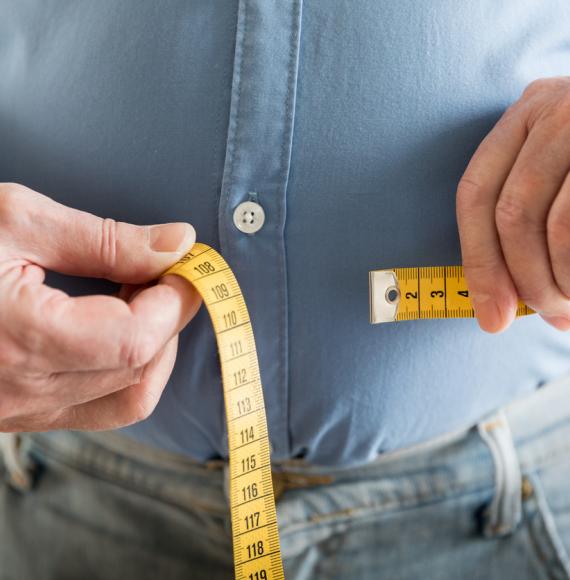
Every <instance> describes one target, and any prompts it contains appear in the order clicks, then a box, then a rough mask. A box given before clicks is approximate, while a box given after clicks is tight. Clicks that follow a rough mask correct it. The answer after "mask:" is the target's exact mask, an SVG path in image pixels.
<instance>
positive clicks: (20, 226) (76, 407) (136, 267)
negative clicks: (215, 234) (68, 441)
mask: <svg viewBox="0 0 570 580" xmlns="http://www.w3.org/2000/svg"><path fill="white" fill-rule="evenodd" d="M194 241H195V232H194V229H193V228H192V226H190V225H189V224H184V223H174V224H163V225H157V226H135V225H130V224H126V223H121V222H115V221H113V220H110V219H102V218H99V217H96V216H94V215H91V214H89V213H85V212H82V211H77V210H74V209H71V208H68V207H66V206H64V205H61V204H59V203H57V202H55V201H53V200H52V199H50V198H48V197H46V196H44V195H41V194H39V193H36V192H34V191H32V190H30V189H28V188H26V187H23V186H21V185H15V184H0V431H4V432H7V431H45V430H51V429H88V430H99V429H111V428H115V427H119V426H123V425H127V424H130V423H133V422H136V421H139V420H141V419H144V418H146V417H148V415H149V414H150V413H151V412H152V411H153V410H154V407H155V406H156V403H157V402H158V400H159V398H160V395H161V393H162V390H163V388H164V386H165V385H166V382H167V381H168V378H169V376H170V373H171V371H172V368H173V366H174V360H175V358H176V348H177V336H178V333H179V332H180V330H181V329H182V328H183V327H184V326H185V325H186V324H187V323H188V322H189V321H190V320H191V319H192V318H193V317H194V315H195V314H196V312H197V311H198V309H199V307H200V304H201V300H200V297H199V295H198V293H197V292H196V290H195V289H194V288H193V287H192V286H191V285H190V284H189V283H188V282H186V281H185V280H183V279H182V278H180V277H178V276H166V277H164V278H162V279H161V280H160V281H159V283H158V284H155V285H152V286H150V287H146V288H144V287H141V288H143V289H142V290H139V292H138V293H136V295H135V296H134V298H133V299H132V300H131V301H130V302H128V303H127V302H126V301H124V300H122V299H120V298H118V297H114V296H103V295H96V296H82V297H76V298H72V297H69V296H68V295H67V294H65V293H64V292H62V291H60V290H55V289H53V288H49V287H48V286H46V285H44V284H43V281H44V275H45V272H44V268H46V269H50V270H55V271H58V272H61V273H64V274H71V275H79V276H91V277H97V278H107V279H109V280H112V281H115V282H122V283H126V284H129V285H133V284H134V285H141V284H145V283H147V282H149V281H151V280H153V279H154V278H156V277H157V276H158V275H159V274H161V273H162V272H163V271H164V270H165V269H166V268H168V267H169V266H170V265H171V264H173V263H174V262H176V261H177V260H178V259H179V258H180V257H181V256H182V255H183V254H184V253H185V252H187V251H188V250H189V249H190V248H191V246H192V245H193V244H194ZM124 288H127V287H124ZM124 288H123V291H124ZM129 288H130V290H133V287H132V286H129ZM134 289H136V286H135V287H134Z"/></svg>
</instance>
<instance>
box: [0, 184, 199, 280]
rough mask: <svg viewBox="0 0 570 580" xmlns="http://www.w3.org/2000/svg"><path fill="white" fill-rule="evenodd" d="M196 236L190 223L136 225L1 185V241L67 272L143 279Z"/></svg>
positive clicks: (46, 265) (171, 259) (180, 253)
mask: <svg viewBox="0 0 570 580" xmlns="http://www.w3.org/2000/svg"><path fill="white" fill-rule="evenodd" d="M195 240H196V232H195V231H194V228H193V227H192V226H191V225H190V224H187V223H182V222H176V223H166V224H157V225H145V226H138V225H132V224H128V223H124V222H117V221H115V220H112V219H109V218H107V219H103V218H100V217H97V216H95V215H93V214H90V213H87V212H84V211H80V210H75V209H72V208H69V207H67V206H65V205H62V204H60V203H57V202H56V201H54V200H52V199H50V198H49V197H46V196H45V195H42V194H40V193H36V192H35V191H32V190H30V189H28V188H26V187H23V186H19V185H14V186H9V187H7V186H6V185H2V186H1V187H0V244H1V245H2V246H4V247H6V246H8V247H9V248H11V249H12V252H11V253H13V254H14V253H15V254H16V255H17V257H19V258H25V259H28V260H30V261H32V262H34V263H36V264H38V265H40V266H43V267H44V268H47V269H50V270H56V271H58V272H61V273H64V274H72V275H77V276H90V277H96V278H107V279H109V280H113V281H114V282H128V283H132V284H141V283H144V282H147V281H149V280H152V279H153V278H156V277H157V276H158V275H159V274H161V273H162V272H163V271H164V270H166V269H167V268H168V267H169V266H171V265H172V264H173V263H174V262H176V261H177V260H178V259H179V258H181V257H182V256H183V255H184V253H186V252H187V251H188V250H189V249H190V248H191V247H192V245H193V244H194V242H195Z"/></svg>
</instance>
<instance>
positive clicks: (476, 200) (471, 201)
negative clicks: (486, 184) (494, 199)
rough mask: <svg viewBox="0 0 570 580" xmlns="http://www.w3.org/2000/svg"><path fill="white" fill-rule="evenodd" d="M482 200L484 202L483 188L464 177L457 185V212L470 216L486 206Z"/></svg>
mask: <svg viewBox="0 0 570 580" xmlns="http://www.w3.org/2000/svg"><path fill="white" fill-rule="evenodd" d="M482 200H484V195H483V186H482V185H481V184H480V183H478V182H477V181H475V180H473V179H472V178H470V177H465V176H463V177H462V178H461V180H460V182H459V184H458V185H457V195H456V208H457V212H458V213H464V214H466V215H469V214H470V213H471V212H472V211H474V210H477V209H478V208H480V207H482V206H483V205H484V202H483V201H482Z"/></svg>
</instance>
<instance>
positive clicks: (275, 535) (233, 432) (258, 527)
mask: <svg viewBox="0 0 570 580" xmlns="http://www.w3.org/2000/svg"><path fill="white" fill-rule="evenodd" d="M167 274H175V275H177V276H181V277H183V278H185V279H186V280H188V281H189V282H191V283H192V284H193V285H194V287H195V288H196V290H197V291H198V292H199V293H200V295H201V296H202V299H203V301H204V303H205V304H206V308H207V309H208V312H209V314H210V318H211V319H212V324H213V327H214V333H215V335H216V341H217V344H218V351H219V356H220V362H221V368H222V383H223V389H224V400H225V407H226V421H227V425H228V449H229V464H230V511H231V520H232V539H233V552H234V565H235V576H236V578H237V579H238V580H278V579H282V578H284V574H283V563H282V559H281V548H280V545H279V530H278V527H277V512H276V509H275V497H274V494H273V483H272V477H271V457H270V450H269V439H268V433H267V420H266V416H265V403H264V400H263V388H262V385H261V376H260V372H259V363H258V360H257V350H256V347H255V338H254V335H253V328H252V325H251V320H250V317H249V313H248V311H247V306H246V304H245V300H244V298H243V294H242V292H241V290H240V287H239V285H238V282H237V280H236V277H235V275H234V273H233V272H232V270H231V268H230V267H229V265H228V264H227V262H226V261H225V260H224V258H222V256H221V255H220V254H219V253H218V252H216V250H214V249H213V248H211V247H210V246H207V245H206V244H201V243H196V244H194V246H193V247H192V250H191V251H190V252H188V253H187V254H186V255H185V256H184V257H183V258H182V259H181V260H179V261H178V262H176V264H174V265H173V266H171V267H170V268H169V269H168V270H166V272H164V273H163V274H162V275H163V276H166V275H167ZM369 281H370V322H372V323H374V324H376V323H379V322H391V321H399V320H414V319H423V318H468V317H473V316H474V311H473V307H472V305H471V302H470V300H469V292H468V289H467V284H466V282H465V278H464V277H463V268H462V267H461V266H441V267H429V268H394V269H392V270H374V271H372V272H370V274H369ZM532 312H533V310H531V309H530V308H529V307H528V306H525V305H524V304H522V303H519V307H518V310H517V315H518V316H522V315H525V314H531V313H532Z"/></svg>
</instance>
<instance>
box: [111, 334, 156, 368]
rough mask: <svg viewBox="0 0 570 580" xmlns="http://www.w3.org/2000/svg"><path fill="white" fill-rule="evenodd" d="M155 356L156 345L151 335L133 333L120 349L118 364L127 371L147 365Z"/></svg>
mask: <svg viewBox="0 0 570 580" xmlns="http://www.w3.org/2000/svg"><path fill="white" fill-rule="evenodd" d="M155 354H156V345H155V342H154V340H153V337H152V335H151V334H149V333H146V332H133V333H132V334H131V337H130V338H129V339H128V342H127V343H126V344H125V345H124V346H123V347H122V348H121V352H120V355H119V356H120V363H121V364H122V366H124V367H127V368H129V369H137V368H140V367H144V366H145V365H147V364H148V363H149V362H150V361H151V360H152V358H153V357H154V355H155Z"/></svg>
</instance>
